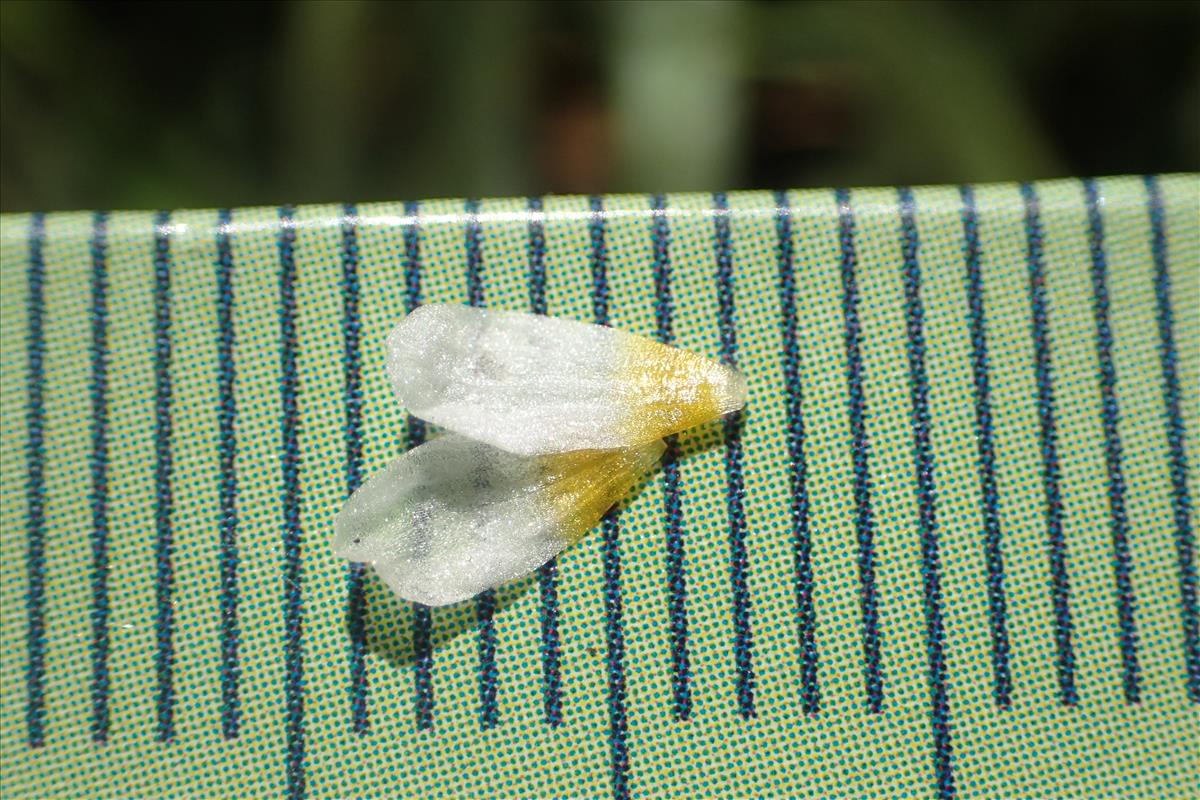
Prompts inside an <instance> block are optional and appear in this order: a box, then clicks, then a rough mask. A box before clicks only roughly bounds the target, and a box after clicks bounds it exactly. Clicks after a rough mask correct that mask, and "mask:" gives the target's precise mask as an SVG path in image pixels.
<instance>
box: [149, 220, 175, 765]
mask: <svg viewBox="0 0 1200 800" xmlns="http://www.w3.org/2000/svg"><path fill="white" fill-rule="evenodd" d="M170 225H171V213H170V212H169V211H160V212H158V213H157V214H156V215H155V217H154V499H155V502H154V528H155V540H154V558H155V566H156V572H155V581H154V599H155V603H156V606H157V608H156V613H155V617H154V631H155V638H156V640H157V644H158V647H157V650H156V654H155V662H154V663H155V670H156V672H157V674H158V739H159V741H161V742H170V741H172V740H174V738H175V644H174V636H175V605H174V602H173V599H172V593H173V590H174V583H175V571H174V564H173V555H174V547H175V544H174V531H173V530H172V528H171V507H172V498H171V229H170Z"/></svg>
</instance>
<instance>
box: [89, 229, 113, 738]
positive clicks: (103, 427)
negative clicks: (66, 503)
mask: <svg viewBox="0 0 1200 800" xmlns="http://www.w3.org/2000/svg"><path fill="white" fill-rule="evenodd" d="M91 251H92V253H91V254H92V309H91V324H92V386H91V397H92V456H91V471H92V491H91V496H90V498H89V499H90V501H91V502H90V505H91V507H92V535H91V541H92V740H93V741H96V742H105V741H107V740H108V725H109V712H108V689H109V676H108V644H109V640H108V533H109V531H108V214H107V213H105V212H103V211H97V212H96V213H95V214H94V215H93V216H92V241H91Z"/></svg>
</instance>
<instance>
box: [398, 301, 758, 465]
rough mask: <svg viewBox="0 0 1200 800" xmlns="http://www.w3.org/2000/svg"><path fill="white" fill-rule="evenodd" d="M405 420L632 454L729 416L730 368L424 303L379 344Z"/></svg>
mask: <svg viewBox="0 0 1200 800" xmlns="http://www.w3.org/2000/svg"><path fill="white" fill-rule="evenodd" d="M387 370H388V375H389V377H390V378H391V381H392V386H393V387H394V388H395V390H396V395H397V397H398V398H399V399H400V402H401V403H402V404H403V405H404V406H405V407H406V408H407V409H408V411H409V412H410V413H411V414H414V415H415V416H417V417H420V418H422V419H425V420H428V421H430V422H432V423H434V424H437V425H440V426H442V427H444V428H447V429H449V430H453V431H455V432H456V433H461V434H463V435H466V436H470V437H471V438H474V439H479V440H480V441H484V442H488V443H489V444H493V445H495V446H496V447H499V448H502V449H504V450H508V451H510V452H513V453H521V454H527V455H528V454H535V453H554V452H563V451H567V450H583V449H609V448H617V447H630V446H634V445H639V444H644V443H646V442H652V441H655V440H657V439H661V438H662V437H664V436H666V435H668V434H671V433H677V432H679V431H682V430H685V429H687V428H690V427H692V426H694V425H699V424H700V423H703V422H707V421H708V420H711V419H715V418H717V417H719V416H721V415H722V414H727V413H729V412H731V411H736V410H737V409H739V408H741V407H742V406H743V405H745V402H746V379H745V378H744V377H743V376H742V374H741V373H740V372H739V371H738V370H737V369H735V368H733V367H730V366H726V365H724V364H722V363H720V362H719V361H715V360H713V359H709V358H704V357H703V356H698V355H696V354H694V353H689V352H687V351H686V350H680V349H678V348H674V347H668V346H666V345H662V344H659V343H658V342H655V341H653V340H651V339H647V338H645V337H643V336H635V335H634V334H630V333H625V332H623V331H618V330H614V329H612V328H606V327H603V326H600V325H588V324H586V323H582V322H575V321H573V320H566V319H555V318H553V317H543V316H537V315H534V314H521V313H516V312H512V311H491V310H485V309H478V308H469V307H467V306H450V305H427V306H422V307H420V308H418V309H417V310H416V311H414V312H413V313H411V314H409V315H408V316H407V317H405V318H404V320H403V321H402V322H401V323H400V324H399V325H397V326H396V328H395V330H393V331H392V333H391V335H390V336H388V340H387Z"/></svg>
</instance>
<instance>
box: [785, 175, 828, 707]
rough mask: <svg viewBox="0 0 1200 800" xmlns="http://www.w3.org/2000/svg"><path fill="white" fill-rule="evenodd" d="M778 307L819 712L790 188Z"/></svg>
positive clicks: (801, 603) (803, 631) (803, 672)
mask: <svg viewBox="0 0 1200 800" xmlns="http://www.w3.org/2000/svg"><path fill="white" fill-rule="evenodd" d="M775 232H776V236H777V239H778V260H779V263H778V267H779V307H780V310H781V314H782V323H781V327H782V333H783V382H784V386H785V387H786V389H787V397H786V401H785V402H786V410H787V449H788V477H789V480H790V483H791V504H790V511H791V520H792V550H793V561H794V562H795V566H794V569H795V591H796V608H797V613H798V616H799V621H800V658H801V664H800V706H801V708H803V709H804V713H805V714H808V715H810V716H812V715H815V714H817V713H818V712H819V711H820V710H821V686H820V683H819V680H818V673H817V667H818V652H817V610H816V606H815V605H814V604H813V571H812V534H811V531H810V530H809V518H808V461H807V460H806V458H805V454H804V414H803V411H802V408H801V399H802V395H801V387H800V345H799V342H798V339H797V332H796V325H797V323H796V266H795V253H794V249H793V246H792V209H791V201H790V199H789V198H788V194H787V192H783V191H779V192H776V193H775Z"/></svg>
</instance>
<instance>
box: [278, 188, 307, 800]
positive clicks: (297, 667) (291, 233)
mask: <svg viewBox="0 0 1200 800" xmlns="http://www.w3.org/2000/svg"><path fill="white" fill-rule="evenodd" d="M295 226H296V221H295V211H294V209H293V208H292V207H291V206H282V207H281V208H280V209H279V305H280V314H279V341H280V367H281V369H280V371H281V374H282V383H281V386H280V399H281V410H282V412H283V415H282V416H283V418H282V428H283V439H282V442H281V446H282V450H283V452H282V459H281V462H280V463H281V466H282V474H283V530H282V540H283V541H282V543H283V628H284V700H285V704H286V709H287V723H286V724H287V728H286V740H287V754H286V772H287V796H288V797H289V798H300V797H303V796H304V791H305V775H304V650H303V644H304V642H303V625H304V608H303V604H302V603H303V589H302V584H301V581H302V579H303V574H302V572H301V563H300V537H301V534H302V530H301V523H300V406H299V401H298V395H299V390H300V378H299V375H298V374H297V372H296V356H297V342H296V258H295V247H296V227H295Z"/></svg>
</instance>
